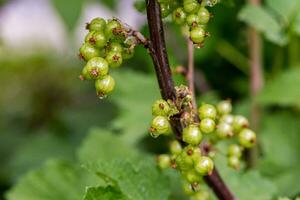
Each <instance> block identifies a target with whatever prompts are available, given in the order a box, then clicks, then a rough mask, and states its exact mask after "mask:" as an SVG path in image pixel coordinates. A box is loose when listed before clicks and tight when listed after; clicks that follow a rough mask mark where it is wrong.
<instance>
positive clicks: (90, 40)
mask: <svg viewBox="0 0 300 200" xmlns="http://www.w3.org/2000/svg"><path fill="white" fill-rule="evenodd" d="M95 32H96V31H90V32H89V33H88V34H87V35H86V36H85V38H84V42H85V43H91V44H94V39H93V35H94V33H95Z"/></svg>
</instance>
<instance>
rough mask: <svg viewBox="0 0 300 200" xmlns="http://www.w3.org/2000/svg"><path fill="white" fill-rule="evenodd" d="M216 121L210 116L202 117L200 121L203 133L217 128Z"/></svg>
mask: <svg viewBox="0 0 300 200" xmlns="http://www.w3.org/2000/svg"><path fill="white" fill-rule="evenodd" d="M215 127H216V123H215V121H214V120H212V119H210V118H205V119H202V120H201V122H200V129H201V132H203V133H211V132H213V131H214V130H215Z"/></svg>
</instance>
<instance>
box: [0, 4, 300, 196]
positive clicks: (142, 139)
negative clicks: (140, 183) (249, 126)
mask: <svg viewBox="0 0 300 200" xmlns="http://www.w3.org/2000/svg"><path fill="white" fill-rule="evenodd" d="M134 4H135V5H136V7H137V8H139V9H141V2H138V3H137V2H136V1H134V0H98V1H97V0H94V1H93V0H90V1H89V0H52V1H51V0H1V1H0V199H4V196H5V195H4V194H5V193H7V192H8V191H12V192H11V193H10V194H12V195H11V196H10V198H8V200H23V199H24V200H25V199H26V200H27V199H28V200H29V199H31V200H35V199H37V200H38V199H41V200H44V199H46V198H43V197H40V198H35V199H34V198H25V197H24V193H22V191H23V192H24V191H25V190H26V189H28V188H25V189H24V188H22V189H20V188H17V189H15V190H11V189H12V187H13V186H15V185H16V184H17V183H19V182H20V180H21V181H24V180H25V183H26V181H29V180H27V179H26V177H27V178H28V176H30V173H31V172H34V170H37V169H40V168H41V167H43V166H44V165H45V163H47V162H48V161H49V160H64V161H67V162H71V163H73V162H77V159H78V155H79V157H81V158H82V157H84V158H86V157H88V156H87V153H86V152H85V149H86V148H89V147H90V146H93V145H94V149H93V150H90V153H89V154H88V155H89V156H91V157H92V158H95V157H97V156H100V155H101V156H104V157H106V159H108V158H109V157H113V156H114V155H115V154H114V152H115V149H114V148H118V147H119V146H118V145H117V144H118V143H117V142H115V140H114V139H115V138H118V140H120V141H121V142H122V143H124V144H126V145H128V146H130V147H131V148H135V149H139V151H143V152H148V153H149V152H150V153H160V152H164V151H165V149H164V148H163V145H161V144H163V142H164V139H161V140H159V141H160V142H154V141H153V140H152V139H151V138H150V137H149V134H148V133H147V127H148V125H149V121H150V119H151V104H152V102H153V101H154V100H155V99H157V98H158V97H159V93H158V91H159V90H158V85H157V83H156V79H155V74H154V70H153V66H152V62H151V60H150V59H149V56H148V55H147V52H146V50H144V49H143V48H141V47H138V48H137V50H136V53H135V56H134V58H133V59H131V60H130V61H128V62H126V63H125V64H124V65H123V66H122V69H119V70H115V72H113V74H114V77H115V80H116V84H117V85H116V90H115V92H114V93H113V94H112V95H111V96H109V97H108V98H107V99H104V100H99V99H98V98H97V97H96V95H95V91H94V86H93V84H92V83H89V82H81V81H80V80H79V79H78V75H79V74H80V72H81V69H82V66H83V65H84V63H83V62H82V61H80V60H79V59H78V56H77V54H78V49H79V47H80V45H81V42H82V40H83V37H84V35H85V34H86V30H85V29H84V26H85V23H86V22H88V21H90V20H91V19H92V18H94V17H104V18H111V17H112V16H116V17H118V18H120V19H121V20H123V21H126V23H128V24H130V25H132V26H133V27H134V28H136V29H137V30H140V31H141V32H143V33H144V34H145V35H148V33H147V26H146V17H145V14H144V13H140V12H138V11H137V9H136V8H135V7H134ZM210 10H211V12H212V13H213V14H214V18H213V20H211V22H210V24H209V27H208V30H209V31H210V33H211V37H209V38H208V39H207V40H206V43H205V47H204V48H202V49H197V50H195V67H196V73H195V77H196V90H197V95H198V96H197V101H198V102H199V103H200V102H203V101H204V102H208V103H215V102H217V101H218V100H220V99H228V98H230V99H231V100H232V102H233V103H234V108H235V110H234V112H235V113H241V114H244V115H246V116H250V110H251V105H253V103H255V104H256V105H258V106H259V107H260V112H261V116H260V119H259V123H258V124H259V125H258V127H259V128H258V130H257V133H258V137H259V152H260V154H259V157H260V159H259V161H258V163H257V167H256V169H254V170H252V171H251V172H247V173H240V172H238V173H235V172H233V171H231V170H228V169H225V168H226V166H225V164H224V163H222V161H220V165H219V166H220V167H219V168H221V169H220V170H221V172H222V175H223V176H224V177H225V180H226V181H227V182H228V184H229V185H230V186H231V187H232V188H234V189H236V190H235V191H237V193H238V195H239V197H241V198H240V199H241V200H247V199H257V200H267V199H272V198H274V199H275V198H277V197H278V196H288V197H296V196H297V195H299V194H300V184H299V179H300V167H299V166H300V156H299V153H300V110H299V108H300V37H299V36H300V13H299V10H300V5H299V1H298V0H285V1H282V0H266V1H265V2H264V3H263V5H262V6H259V7H251V6H248V5H247V2H246V1H240V0H239V1H238V0H224V1H222V3H220V4H219V5H217V6H216V7H214V8H213V9H210ZM249 26H251V27H254V28H255V29H256V30H258V32H259V33H260V35H261V37H262V63H263V78H264V83H265V84H264V86H263V88H262V90H261V91H260V92H259V94H258V95H257V96H251V95H250V91H249V88H250V79H251V76H250V73H249V71H250V66H249V53H248V52H249V45H248V44H249V35H248V28H249ZM165 28H166V31H165V33H166V40H167V46H168V49H169V59H170V63H171V66H172V68H173V69H175V68H176V67H177V66H186V63H187V53H186V52H187V45H186V41H185V39H184V38H183V37H182V35H181V30H180V28H179V27H178V26H176V25H174V24H172V23H171V21H170V20H168V19H166V20H165ZM174 78H175V81H176V84H180V83H184V78H183V77H182V76H181V75H178V74H177V75H176V74H175V75H174ZM103 135H105V136H103ZM107 135H111V136H107ZM94 141H99V143H93V142H94ZM120 141H118V142H120ZM113 145H117V146H116V147H113ZM82 146H84V147H82ZM91 148H92V147H91ZM79 149H81V150H79ZM82 149H84V150H82ZM86 151H88V150H86ZM78 152H79V153H78ZM91 152H92V153H91ZM85 153H86V154H85ZM222 164H223V166H222ZM28 173H29V175H28ZM233 174H237V175H233ZM24 177H25V178H24ZM38 180H40V179H39V178H37V182H38ZM25 185H26V184H25ZM29 185H30V184H29ZM40 185H42V184H40ZM241 185H243V186H244V187H243V188H240V187H241ZM18 186H19V187H20V185H18ZM14 188H16V186H15V187H14ZM34 191H37V193H38V192H39V189H35V190H34ZM18 193H19V194H18ZM54 193H55V192H54ZM26 194H29V193H26ZM251 194H252V195H254V196H255V195H257V196H256V197H253V196H252V197H251V196H249V195H251ZM14 195H15V196H14ZM18 195H20V196H19V197H20V198H17V197H18ZM73 195H74V194H73ZM25 196H26V195H25ZM79 196H80V195H79ZM179 196H180V195H179ZM80 197H81V196H80ZM77 198H78V197H72V196H69V195H65V196H56V197H55V198H53V197H51V196H50V197H48V199H59V200H64V199H70V200H71V199H72V200H74V199H77ZM79 199H81V198H79ZM173 199H176V197H173ZM178 199H183V198H178Z"/></svg>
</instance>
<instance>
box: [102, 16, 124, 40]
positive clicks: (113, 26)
mask: <svg viewBox="0 0 300 200" xmlns="http://www.w3.org/2000/svg"><path fill="white" fill-rule="evenodd" d="M121 28H122V25H121V24H120V22H118V21H117V20H115V19H113V20H110V21H108V22H107V25H106V29H105V34H106V37H107V38H108V39H111V38H115V37H117V36H118V34H117V33H116V30H118V29H121Z"/></svg>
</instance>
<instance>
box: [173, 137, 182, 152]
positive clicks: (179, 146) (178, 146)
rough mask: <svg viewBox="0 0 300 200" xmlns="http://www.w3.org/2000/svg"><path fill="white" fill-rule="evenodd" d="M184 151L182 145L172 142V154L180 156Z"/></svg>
mask: <svg viewBox="0 0 300 200" xmlns="http://www.w3.org/2000/svg"><path fill="white" fill-rule="evenodd" d="M181 151H182V147H181V144H180V143H179V142H178V141H177V140H173V141H172V142H170V152H171V153H172V154H173V155H179V154H180V153H181Z"/></svg>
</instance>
